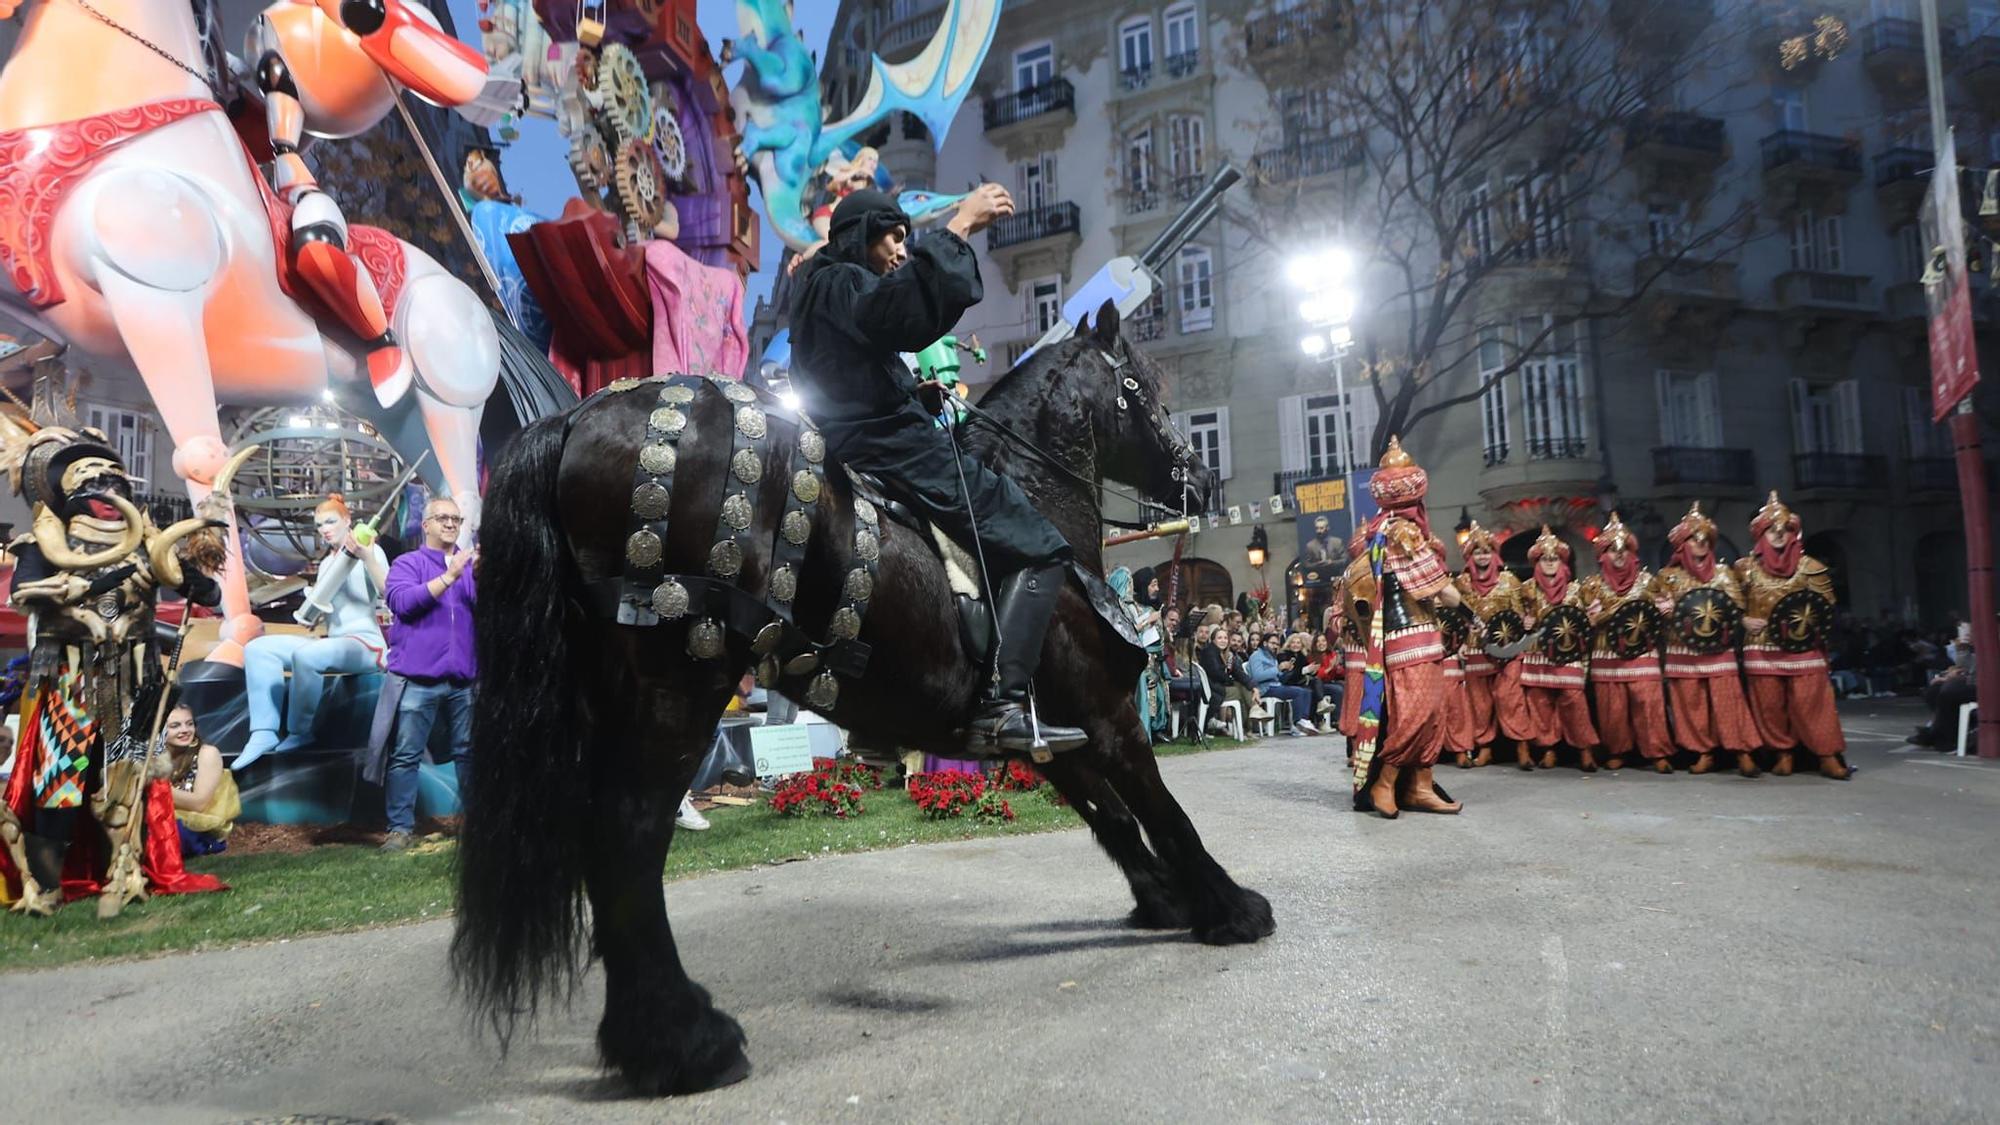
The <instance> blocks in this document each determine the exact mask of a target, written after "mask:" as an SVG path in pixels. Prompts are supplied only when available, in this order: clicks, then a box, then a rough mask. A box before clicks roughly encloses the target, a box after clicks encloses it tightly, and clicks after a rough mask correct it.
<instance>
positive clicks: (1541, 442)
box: [1528, 437, 1590, 461]
mask: <svg viewBox="0 0 2000 1125" xmlns="http://www.w3.org/2000/svg"><path fill="white" fill-rule="evenodd" d="M1589 453H1590V443H1589V442H1587V441H1585V440H1584V439H1582V438H1580V437H1531V438H1529V439H1528V456H1529V457H1531V458H1533V459H1534V460H1537V461H1573V460H1575V459H1577V458H1579V457H1585V456H1588V455H1589Z"/></svg>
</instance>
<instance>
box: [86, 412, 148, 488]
mask: <svg viewBox="0 0 2000 1125" xmlns="http://www.w3.org/2000/svg"><path fill="white" fill-rule="evenodd" d="M83 424H84V425H86V426H89V427H91V428H92V429H96V430H102V431H104V436H106V437H108V438H110V439H111V448H112V449H113V450H114V451H115V452H116V453H117V454H118V460H120V461H122V462H124V464H125V472H126V473H127V475H129V476H131V477H132V479H133V480H135V481H139V482H141V483H142V484H143V485H144V486H145V487H148V488H150V487H151V486H152V483H153V426H152V423H151V422H150V421H148V420H147V418H146V416H145V415H143V414H138V413H135V412H133V411H130V410H120V409H118V408H117V407H114V406H91V407H86V408H85V409H84V412H83Z"/></svg>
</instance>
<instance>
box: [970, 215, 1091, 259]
mask: <svg viewBox="0 0 2000 1125" xmlns="http://www.w3.org/2000/svg"><path fill="white" fill-rule="evenodd" d="M1082 225H1083V212H1082V211H1081V210H1080V209H1079V208H1078V207H1077V205H1076V204H1074V203H1051V204H1048V205H1046V206H1043V207H1036V208H1033V209H1032V210H1027V211H1017V212H1015V213H1014V214H1012V215H1009V216H1007V217H1006V218H1004V219H1001V220H1000V221H999V222H996V223H994V224H993V225H992V226H991V227H988V228H987V230H986V250H987V252H988V253H993V252H995V251H999V250H1006V249H1009V248H1011V247H1017V246H1022V245H1025V244H1026V243H1030V242H1039V241H1041V240H1042V239H1045V238H1056V237H1059V236H1063V235H1078V233H1079V231H1080V230H1081V228H1082Z"/></svg>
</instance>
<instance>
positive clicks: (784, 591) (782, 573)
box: [771, 566, 799, 602]
mask: <svg viewBox="0 0 2000 1125" xmlns="http://www.w3.org/2000/svg"><path fill="white" fill-rule="evenodd" d="M798 592H799V579H798V576H797V575H795V574H793V573H792V568H791V567H789V566H781V567H779V568H778V569H776V570H774V571H772V572H771V597H772V598H774V599H776V600H778V601H781V602H788V601H791V600H792V596H793V595H794V594H797V593H798Z"/></svg>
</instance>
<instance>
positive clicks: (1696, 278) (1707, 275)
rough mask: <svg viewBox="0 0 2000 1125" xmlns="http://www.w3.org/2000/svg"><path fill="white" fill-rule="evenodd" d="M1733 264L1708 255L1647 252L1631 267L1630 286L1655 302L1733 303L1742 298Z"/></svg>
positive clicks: (1734, 264)
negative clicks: (1676, 255) (1674, 254)
mask: <svg viewBox="0 0 2000 1125" xmlns="http://www.w3.org/2000/svg"><path fill="white" fill-rule="evenodd" d="M1736 272H1737V271H1736V263H1735V262H1730V261H1720V260H1712V259H1707V258H1687V257H1679V258H1677V257H1673V256H1671V255H1669V256H1660V255H1650V254H1649V255H1647V256H1646V257H1643V258H1640V259H1639V260H1638V261H1637V262H1636V263H1634V264H1633V266H1632V288H1633V289H1634V290H1640V289H1643V290H1645V291H1646V293H1647V295H1648V297H1650V298H1652V299H1653V300H1654V301H1662V300H1664V301H1670V302H1673V303H1675V304H1722V305H1734V304H1736V303H1737V302H1739V301H1740V300H1741V299H1742V294H1741V293H1740V292H1739V290H1738V287H1737V281H1736Z"/></svg>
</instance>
